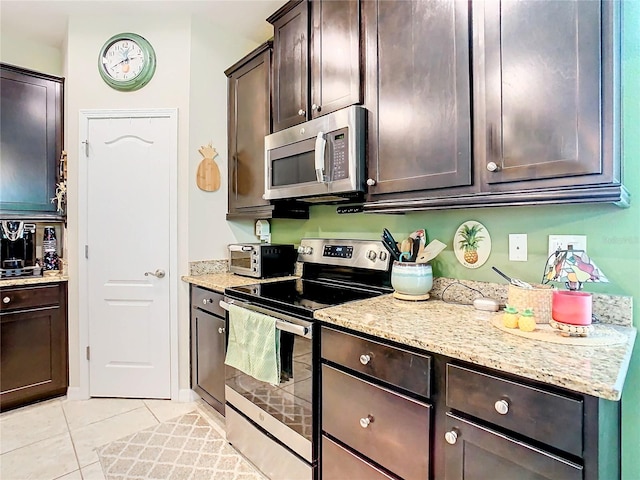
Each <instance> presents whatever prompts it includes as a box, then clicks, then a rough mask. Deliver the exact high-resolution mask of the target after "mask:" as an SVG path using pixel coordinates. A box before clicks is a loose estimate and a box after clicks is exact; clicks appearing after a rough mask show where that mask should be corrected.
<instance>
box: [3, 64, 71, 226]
mask: <svg viewBox="0 0 640 480" xmlns="http://www.w3.org/2000/svg"><path fill="white" fill-rule="evenodd" d="M1 73H2V78H1V82H2V83H1V84H0V94H1V96H2V98H1V103H0V112H1V114H0V117H1V118H0V211H7V212H11V213H18V212H25V213H33V212H43V213H47V212H48V213H49V216H55V212H56V206H55V204H53V203H51V198H53V197H54V196H55V190H56V180H57V164H58V163H57V162H58V159H59V158H60V155H61V153H62V131H63V126H62V110H63V102H62V79H60V78H56V77H50V76H47V75H43V74H39V73H37V72H30V71H28V70H22V69H18V68H16V67H10V66H6V65H2V69H1Z"/></svg>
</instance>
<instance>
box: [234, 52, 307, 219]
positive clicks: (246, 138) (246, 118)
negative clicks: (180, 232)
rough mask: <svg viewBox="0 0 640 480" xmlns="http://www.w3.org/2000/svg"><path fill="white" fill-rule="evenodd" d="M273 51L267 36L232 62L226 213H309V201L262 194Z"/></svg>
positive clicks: (263, 215)
mask: <svg viewBox="0 0 640 480" xmlns="http://www.w3.org/2000/svg"><path fill="white" fill-rule="evenodd" d="M271 54H272V43H271V42H270V41H269V42H266V43H264V44H262V45H261V46H259V47H258V48H256V49H255V50H253V51H252V52H251V53H249V54H248V55H246V56H245V57H244V58H243V59H242V60H240V61H238V62H236V63H235V64H234V65H233V66H231V67H229V68H228V69H227V70H226V71H225V74H226V75H227V77H228V92H227V93H228V117H227V135H228V148H229V152H228V153H229V155H228V163H229V166H228V177H227V178H228V182H229V183H228V208H227V219H238V218H274V217H280V218H309V207H308V206H306V205H302V204H297V203H295V202H278V203H271V202H269V201H268V200H265V199H263V198H262V195H263V194H264V185H265V180H264V179H265V172H264V166H265V162H264V137H265V136H266V135H269V134H270V133H271Z"/></svg>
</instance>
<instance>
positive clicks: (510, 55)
mask: <svg viewBox="0 0 640 480" xmlns="http://www.w3.org/2000/svg"><path fill="white" fill-rule="evenodd" d="M614 3H616V2H608V1H607V2H603V3H601V2H597V1H595V2H594V1H590V2H583V1H566V0H561V1H545V2H543V3H541V2H538V1H525V2H511V1H502V2H485V3H483V7H484V8H482V7H479V8H478V11H477V12H475V15H476V18H475V19H474V25H478V24H482V25H484V42H481V41H480V39H479V38H478V41H477V47H478V48H479V49H480V48H481V46H482V44H484V49H483V50H482V55H478V56H477V57H476V58H475V59H474V70H475V73H477V74H478V83H477V85H476V88H477V92H478V93H479V95H478V102H477V106H478V108H477V117H476V123H477V128H476V131H477V133H478V137H480V138H479V139H478V140H479V142H478V148H477V150H476V160H477V164H478V166H479V167H484V168H481V171H482V179H483V183H485V184H486V185H490V186H491V187H490V188H485V190H490V191H505V190H509V189H512V188H513V185H512V184H513V183H514V182H517V183H516V184H518V188H526V189H530V188H539V187H552V188H553V187H565V186H571V185H578V184H582V185H593V184H601V183H613V182H617V181H619V171H617V170H618V169H614V168H613V158H612V152H611V151H610V149H611V145H610V144H609V145H608V144H607V140H609V143H610V140H611V138H610V136H611V134H612V132H613V126H614V117H613V109H612V107H613V105H612V102H611V100H612V91H611V87H612V85H613V81H614V77H613V70H612V67H613V65H612V60H613V58H612V53H613V48H612V47H613V45H610V43H611V41H612V39H613V31H612V30H611V27H612V26H613V24H612V20H613V19H612V18H611V15H612V13H613V11H612V6H613V4H614ZM601 26H602V28H601ZM601 52H602V57H601ZM600 99H602V101H600ZM616 123H617V122H616Z"/></svg>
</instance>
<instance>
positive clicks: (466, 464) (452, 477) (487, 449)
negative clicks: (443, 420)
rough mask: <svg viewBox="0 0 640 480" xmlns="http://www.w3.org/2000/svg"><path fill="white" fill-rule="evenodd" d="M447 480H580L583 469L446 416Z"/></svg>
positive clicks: (463, 420) (469, 422)
mask: <svg viewBox="0 0 640 480" xmlns="http://www.w3.org/2000/svg"><path fill="white" fill-rule="evenodd" d="M445 439H446V442H447V444H448V445H446V446H445V452H446V453H445V458H446V480H462V479H464V480H486V479H488V478H491V480H514V479H518V480H543V479H549V480H551V479H553V480H580V479H582V478H583V467H582V466H581V465H577V464H575V463H572V462H570V461H568V460H565V459H563V458H561V457H558V456H555V455H552V454H551V453H547V452H545V451H543V450H540V449H538V448H535V447H533V446H530V445H528V444H526V443H524V442H521V441H518V440H516V439H513V438H511V437H509V436H507V435H504V434H502V433H499V432H497V431H494V430H492V429H490V428H487V427H484V426H482V425H480V424H478V423H474V422H472V421H469V420H465V419H463V418H461V417H458V416H456V415H455V414H452V413H450V412H449V413H447V434H446V436H445Z"/></svg>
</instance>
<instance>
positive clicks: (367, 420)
mask: <svg viewBox="0 0 640 480" xmlns="http://www.w3.org/2000/svg"><path fill="white" fill-rule="evenodd" d="M371 422H373V417H372V416H371V415H367V416H366V417H364V418H361V419H360V426H361V427H362V428H367V427H368V426H369V424H370V423H371Z"/></svg>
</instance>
